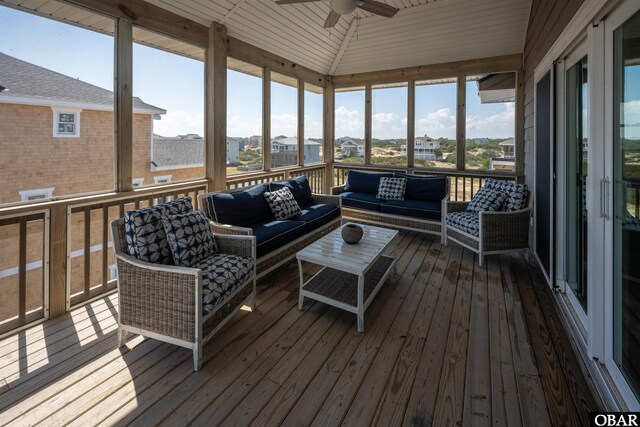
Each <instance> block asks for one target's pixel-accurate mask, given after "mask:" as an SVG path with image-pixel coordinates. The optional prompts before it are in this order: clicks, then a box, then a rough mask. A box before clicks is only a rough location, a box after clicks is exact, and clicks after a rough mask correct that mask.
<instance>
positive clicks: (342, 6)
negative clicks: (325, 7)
mask: <svg viewBox="0 0 640 427" xmlns="http://www.w3.org/2000/svg"><path fill="white" fill-rule="evenodd" d="M314 1H321V0H277V1H276V4H294V3H310V2H314ZM329 7H331V12H330V13H329V16H327V19H326V20H325V21H324V28H331V27H333V26H335V25H336V24H337V23H338V20H339V19H340V15H347V14H349V13H351V12H353V11H354V10H356V8H357V7H359V8H360V9H362V10H366V11H367V12H371V13H374V14H376V15H380V16H384V17H386V18H391V17H392V16H394V15H395V14H396V13H398V8H397V7H393V6H389V5H388V4H385V3H382V2H379V1H376V0H331V1H330V2H329Z"/></svg>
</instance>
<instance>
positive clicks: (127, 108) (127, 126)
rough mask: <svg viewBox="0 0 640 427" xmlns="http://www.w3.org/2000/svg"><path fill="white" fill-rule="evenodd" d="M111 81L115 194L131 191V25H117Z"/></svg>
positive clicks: (118, 23)
mask: <svg viewBox="0 0 640 427" xmlns="http://www.w3.org/2000/svg"><path fill="white" fill-rule="evenodd" d="M115 43H116V55H115V70H114V73H115V81H114V88H113V89H114V104H115V105H114V108H115V111H116V114H114V132H115V134H114V135H115V144H114V150H115V153H114V157H113V158H114V161H115V178H116V182H115V190H116V191H131V189H132V188H133V186H132V183H131V176H132V169H133V88H132V86H133V30H132V25H131V21H128V20H126V19H118V20H117V23H116V34H115Z"/></svg>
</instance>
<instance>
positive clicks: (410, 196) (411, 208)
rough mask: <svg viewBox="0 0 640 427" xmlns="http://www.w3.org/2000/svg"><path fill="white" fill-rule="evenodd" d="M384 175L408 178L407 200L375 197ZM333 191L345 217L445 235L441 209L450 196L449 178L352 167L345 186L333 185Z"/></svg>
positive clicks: (405, 198)
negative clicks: (360, 169)
mask: <svg viewBox="0 0 640 427" xmlns="http://www.w3.org/2000/svg"><path fill="white" fill-rule="evenodd" d="M382 177H402V178H406V179H407V186H406V190H405V197H404V200H381V199H378V198H377V197H376V195H377V194H378V185H379V184H380V178H382ZM331 193H332V194H333V195H338V196H339V197H340V202H341V208H342V218H343V220H353V221H362V222H371V223H378V224H387V225H390V226H393V227H398V228H405V229H409V230H417V231H422V232H427V233H433V234H437V235H439V236H442V230H443V229H444V227H443V226H442V224H443V215H442V212H443V210H444V204H445V203H446V201H447V200H448V198H449V179H448V178H447V177H444V176H420V175H410V174H405V173H392V172H363V171H355V170H351V171H349V174H348V175H347V182H346V183H345V185H343V186H340V187H334V188H332V191H331Z"/></svg>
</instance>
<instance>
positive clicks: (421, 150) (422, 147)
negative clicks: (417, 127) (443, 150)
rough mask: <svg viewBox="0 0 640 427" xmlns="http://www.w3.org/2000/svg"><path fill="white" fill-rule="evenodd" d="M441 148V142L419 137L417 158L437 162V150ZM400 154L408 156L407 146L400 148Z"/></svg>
mask: <svg viewBox="0 0 640 427" xmlns="http://www.w3.org/2000/svg"><path fill="white" fill-rule="evenodd" d="M438 148H440V141H438V140H437V139H433V138H431V137H430V136H427V135H425V136H419V137H416V139H415V151H414V153H415V158H416V159H421V160H437V156H436V153H435V150H437V149H438ZM400 154H401V155H403V156H406V155H407V146H406V144H403V145H402V146H401V147H400Z"/></svg>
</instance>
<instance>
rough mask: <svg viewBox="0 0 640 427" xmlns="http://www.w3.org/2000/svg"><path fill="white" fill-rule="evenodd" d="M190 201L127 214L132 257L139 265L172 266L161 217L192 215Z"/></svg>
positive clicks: (126, 225) (181, 199) (125, 215)
mask: <svg viewBox="0 0 640 427" xmlns="http://www.w3.org/2000/svg"><path fill="white" fill-rule="evenodd" d="M192 210H193V206H192V205H191V198H189V197H183V198H180V199H176V200H173V201H171V202H167V203H163V204H161V205H156V206H150V207H148V208H142V209H136V210H133V211H128V212H126V213H125V214H124V229H125V237H126V239H127V246H128V247H129V255H131V256H132V257H134V258H137V259H139V260H140V261H145V262H152V263H156V264H171V262H172V257H171V249H169V244H168V243H167V236H166V234H165V232H164V227H163V225H162V217H163V216H167V215H176V214H179V213H185V212H191V211H192Z"/></svg>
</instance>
